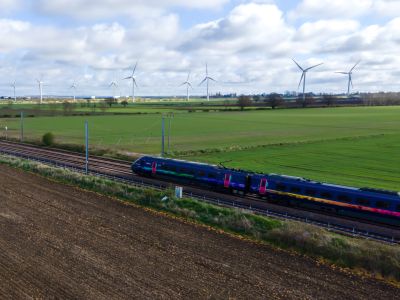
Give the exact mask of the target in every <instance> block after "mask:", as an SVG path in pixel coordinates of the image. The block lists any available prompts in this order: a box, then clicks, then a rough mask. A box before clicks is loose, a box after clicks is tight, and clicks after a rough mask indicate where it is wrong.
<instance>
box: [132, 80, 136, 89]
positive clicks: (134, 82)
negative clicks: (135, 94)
mask: <svg viewBox="0 0 400 300" xmlns="http://www.w3.org/2000/svg"><path fill="white" fill-rule="evenodd" d="M132 81H133V84H134V85H135V86H136V87H137V83H136V79H135V78H132Z"/></svg>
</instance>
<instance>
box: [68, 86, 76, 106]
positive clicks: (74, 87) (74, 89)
mask: <svg viewBox="0 0 400 300" xmlns="http://www.w3.org/2000/svg"><path fill="white" fill-rule="evenodd" d="M69 88H70V89H73V91H74V92H73V93H74V101H75V92H76V84H75V81H74V82H73V83H72V85H71V86H70V87H69Z"/></svg>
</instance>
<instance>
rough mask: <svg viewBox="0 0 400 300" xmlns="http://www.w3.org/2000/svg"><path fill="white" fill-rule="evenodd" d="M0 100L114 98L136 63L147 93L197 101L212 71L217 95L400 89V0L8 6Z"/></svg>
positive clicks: (75, 1)
mask: <svg viewBox="0 0 400 300" xmlns="http://www.w3.org/2000/svg"><path fill="white" fill-rule="evenodd" d="M0 37H1V42H0V94H2V95H10V94H12V90H11V87H10V84H11V83H12V82H13V81H14V80H16V82H17V93H18V94H20V95H21V94H23V95H35V94H37V93H38V87H37V85H36V83H35V79H36V78H42V80H43V81H44V82H45V86H44V93H45V94H52V95H54V94H58V95H67V94H71V90H70V89H69V86H71V84H72V82H73V81H76V83H77V86H78V90H77V93H78V94H80V95H110V94H111V93H112V91H111V88H110V87H109V84H110V82H111V81H113V80H115V81H118V83H119V91H118V93H121V94H122V95H126V94H129V93H130V90H131V88H130V82H128V81H127V80H125V81H124V80H121V79H122V78H123V77H126V76H128V75H129V73H130V71H129V68H130V67H132V66H133V65H134V64H135V62H136V61H138V68H137V82H138V85H139V87H138V90H137V92H138V94H139V95H154V96H158V95H182V94H184V93H185V88H184V87H179V84H180V83H181V82H183V81H185V80H186V76H187V73H188V72H189V71H191V79H190V80H191V81H192V83H193V87H194V90H193V93H194V94H199V95H200V94H204V92H205V91H204V87H199V86H198V83H200V81H201V80H202V79H203V77H204V73H205V63H206V62H208V65H209V73H210V76H212V77H213V78H215V79H216V80H217V82H216V83H213V84H212V87H211V90H212V92H218V91H220V92H222V93H229V92H237V93H261V92H273V91H274V92H284V91H287V90H289V91H296V90H297V85H298V81H299V79H300V73H299V70H298V69H297V67H296V65H295V64H294V63H293V62H292V60H291V58H295V59H296V60H298V62H299V63H300V64H301V65H303V66H305V67H307V66H310V65H312V64H317V63H320V62H324V65H322V66H321V67H318V68H316V69H315V70H313V71H312V72H310V73H309V75H308V78H307V90H308V91H314V92H342V91H344V90H345V89H346V84H347V82H346V80H347V79H346V77H345V76H344V75H340V74H335V73H334V72H335V71H346V70H348V69H350V68H351V67H352V66H353V65H354V64H355V63H356V62H357V61H358V60H361V63H360V65H359V66H358V67H357V69H356V70H355V72H354V77H353V80H354V90H356V91H389V90H392V91H393V90H396V91H397V90H399V89H400V47H399V46H400V0H351V1H349V0H301V1H295V0H279V1H278V0H275V1H274V0H270V1H269V0H267V1H244V0H243V1H240V0H190V1H189V0H96V1H89V0H0Z"/></svg>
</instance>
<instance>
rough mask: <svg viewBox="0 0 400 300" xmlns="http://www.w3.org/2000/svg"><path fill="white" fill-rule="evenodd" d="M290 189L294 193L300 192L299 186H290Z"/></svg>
mask: <svg viewBox="0 0 400 300" xmlns="http://www.w3.org/2000/svg"><path fill="white" fill-rule="evenodd" d="M290 191H291V192H292V193H294V194H298V193H300V188H299V187H297V186H292V187H291V188H290Z"/></svg>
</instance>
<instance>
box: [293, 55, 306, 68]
mask: <svg viewBox="0 0 400 300" xmlns="http://www.w3.org/2000/svg"><path fill="white" fill-rule="evenodd" d="M292 60H293V62H294V63H295V64H296V65H297V66H298V67H299V69H300V70H302V71H304V70H303V68H302V67H300V65H299V64H298V63H297V61H295V60H294V59H293V58H292Z"/></svg>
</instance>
